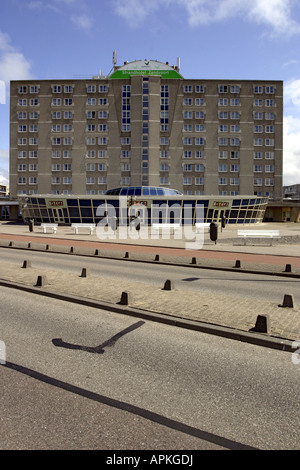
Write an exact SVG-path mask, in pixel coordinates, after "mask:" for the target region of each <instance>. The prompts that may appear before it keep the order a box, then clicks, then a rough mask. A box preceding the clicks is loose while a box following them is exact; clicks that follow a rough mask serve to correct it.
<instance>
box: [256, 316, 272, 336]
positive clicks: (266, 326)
mask: <svg viewBox="0 0 300 470" xmlns="http://www.w3.org/2000/svg"><path fill="white" fill-rule="evenodd" d="M251 331H256V332H258V333H267V334H269V333H270V331H271V328H270V318H269V315H258V316H257V319H256V323H255V327H254V328H252V330H251Z"/></svg>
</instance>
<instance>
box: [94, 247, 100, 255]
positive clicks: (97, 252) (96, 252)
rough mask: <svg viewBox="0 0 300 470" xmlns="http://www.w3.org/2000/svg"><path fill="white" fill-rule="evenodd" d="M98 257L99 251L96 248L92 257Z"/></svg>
mask: <svg viewBox="0 0 300 470" xmlns="http://www.w3.org/2000/svg"><path fill="white" fill-rule="evenodd" d="M98 255H99V250H98V248H97V249H96V250H95V255H94V256H98Z"/></svg>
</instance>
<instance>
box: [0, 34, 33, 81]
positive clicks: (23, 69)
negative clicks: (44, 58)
mask: <svg viewBox="0 0 300 470" xmlns="http://www.w3.org/2000/svg"><path fill="white" fill-rule="evenodd" d="M30 68H31V64H30V62H29V61H28V60H27V59H26V57H25V56H24V55H23V54H22V53H21V52H19V51H18V50H17V49H16V48H15V47H14V46H12V45H11V42H10V37H9V36H8V35H7V34H6V33H3V32H1V31H0V80H2V81H3V82H4V83H5V84H6V85H7V86H8V84H9V82H10V80H21V79H22V80H23V79H24V80H29V79H31V78H32V74H31V71H30Z"/></svg>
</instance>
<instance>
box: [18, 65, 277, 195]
mask: <svg viewBox="0 0 300 470" xmlns="http://www.w3.org/2000/svg"><path fill="white" fill-rule="evenodd" d="M282 134H283V83H282V81H274V80H222V79H220V80H204V79H201V78H198V79H184V78H183V77H182V75H181V74H180V73H179V67H178V65H177V66H170V65H168V64H163V63H161V62H158V61H134V62H131V63H125V64H124V65H123V66H121V67H117V66H116V64H115V65H114V68H113V71H112V73H111V74H110V75H109V76H105V77H104V76H99V77H93V78H91V79H74V80H70V79H67V80H63V79H61V80H50V79H49V80H30V81H12V82H11V91H10V196H11V198H12V199H14V198H16V197H17V196H18V195H23V194H29V195H34V194H51V195H58V194H64V195H69V194H73V195H98V194H103V193H105V191H106V190H109V189H112V188H116V187H120V186H141V185H146V186H163V187H170V188H173V189H177V190H179V191H181V192H182V193H183V194H185V195H217V196H236V195H243V194H247V195H256V196H258V197H266V196H267V197H269V198H271V199H274V200H276V199H281V197H282V138H283V135H282Z"/></svg>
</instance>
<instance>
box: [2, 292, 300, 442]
mask: <svg viewBox="0 0 300 470" xmlns="http://www.w3.org/2000/svg"><path fill="white" fill-rule="evenodd" d="M0 295H1V306H0V325H1V327H0V332H1V333H0V340H1V341H2V342H4V344H5V346H6V364H5V365H4V364H3V365H0V377H1V414H0V424H1V426H0V432H1V439H0V443H1V444H0V446H1V448H2V449H12V448H13V449H27V448H31V449H83V448H85V449H178V450H179V449H240V448H247V446H250V447H251V448H259V449H299V447H300V446H299V433H298V429H299V424H300V423H299V421H300V420H299V385H300V380H299V378H300V370H299V365H296V364H295V363H293V362H292V355H291V354H290V353H286V352H280V351H275V350H269V349H267V348H262V347H258V346H254V345H249V344H246V343H240V342H235V341H232V340H228V339H224V338H219V337H215V336H209V335H205V334H202V333H198V332H193V331H188V330H183V329H180V328H177V327H171V326H167V325H162V324H156V323H154V322H151V321H145V322H143V321H140V320H139V319H134V318H132V317H127V316H123V315H117V314H113V313H110V312H105V311H102V310H99V309H93V308H89V307H84V306H80V305H74V304H70V303H67V302H61V301H58V300H56V299H50V298H47V299H45V298H43V297H41V296H35V295H34V294H29V293H25V292H20V291H15V290H14V289H8V288H3V287H1V288H0Z"/></svg>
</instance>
